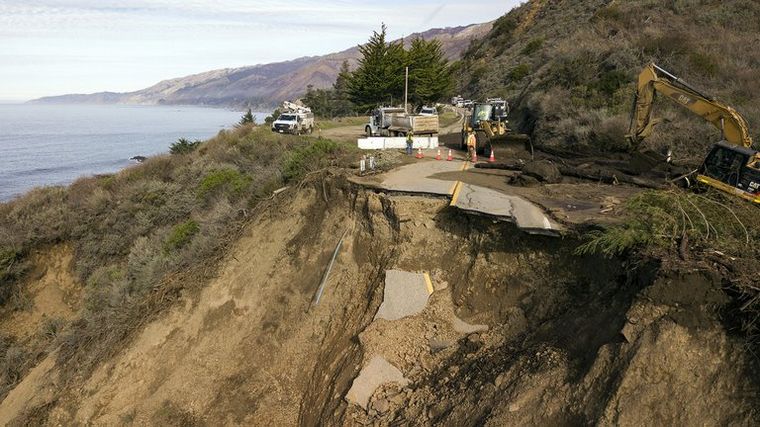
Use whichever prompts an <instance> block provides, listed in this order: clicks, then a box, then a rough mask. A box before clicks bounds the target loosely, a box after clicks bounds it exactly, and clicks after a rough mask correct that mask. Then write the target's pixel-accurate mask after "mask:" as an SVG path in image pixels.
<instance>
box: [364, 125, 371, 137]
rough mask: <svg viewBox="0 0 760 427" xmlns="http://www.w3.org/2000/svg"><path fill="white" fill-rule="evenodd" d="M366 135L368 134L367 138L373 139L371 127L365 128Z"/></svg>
mask: <svg viewBox="0 0 760 427" xmlns="http://www.w3.org/2000/svg"><path fill="white" fill-rule="evenodd" d="M364 133H365V134H367V138H371V137H372V128H370V127H369V126H367V127H365V128H364Z"/></svg>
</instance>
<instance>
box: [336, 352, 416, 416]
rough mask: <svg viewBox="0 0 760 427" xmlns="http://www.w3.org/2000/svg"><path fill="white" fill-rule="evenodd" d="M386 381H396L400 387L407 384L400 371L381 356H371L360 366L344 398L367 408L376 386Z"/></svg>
mask: <svg viewBox="0 0 760 427" xmlns="http://www.w3.org/2000/svg"><path fill="white" fill-rule="evenodd" d="M387 383H397V384H398V385H399V386H400V387H404V386H406V385H407V384H409V380H408V379H406V378H405V377H404V374H403V373H401V371H400V370H399V369H398V368H397V367H395V366H393V365H391V364H390V363H389V362H388V361H387V360H385V358H384V357H382V356H373V357H372V359H370V361H369V363H367V365H366V366H365V367H364V368H362V370H361V372H359V376H358V377H356V378H355V379H354V382H353V384H351V388H350V389H349V390H348V393H347V394H346V400H347V401H348V402H349V403H353V404H356V405H359V406H361V407H362V408H363V409H364V410H366V409H367V405H368V404H369V399H370V398H371V397H372V395H373V394H374V393H375V390H377V388H378V387H380V386H381V385H383V384H387Z"/></svg>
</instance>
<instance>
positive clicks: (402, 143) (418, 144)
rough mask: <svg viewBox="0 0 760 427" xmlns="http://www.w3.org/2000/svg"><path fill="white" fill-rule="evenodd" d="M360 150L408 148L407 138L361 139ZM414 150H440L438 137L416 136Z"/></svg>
mask: <svg viewBox="0 0 760 427" xmlns="http://www.w3.org/2000/svg"><path fill="white" fill-rule="evenodd" d="M358 144H359V148H360V149H362V150H386V149H394V148H401V149H404V148H406V138H404V137H397V138H390V137H388V138H386V137H382V136H375V137H372V138H360V139H359V141H358ZM414 148H415V149H417V148H422V149H423V150H427V149H431V148H438V137H437V136H415V137H414Z"/></svg>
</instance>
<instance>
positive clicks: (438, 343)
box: [428, 337, 456, 354]
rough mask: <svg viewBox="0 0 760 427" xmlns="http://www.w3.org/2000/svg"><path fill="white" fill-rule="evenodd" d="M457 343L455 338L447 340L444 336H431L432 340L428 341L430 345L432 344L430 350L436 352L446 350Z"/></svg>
mask: <svg viewBox="0 0 760 427" xmlns="http://www.w3.org/2000/svg"><path fill="white" fill-rule="evenodd" d="M454 344H456V342H455V341H453V340H447V339H442V338H436V337H434V338H431V339H430V341H428V345H429V346H430V352H431V353H433V354H435V353H438V352H439V351H442V350H445V349H447V348H449V347H451V346H453V345H454Z"/></svg>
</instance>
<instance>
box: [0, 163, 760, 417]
mask: <svg viewBox="0 0 760 427" xmlns="http://www.w3.org/2000/svg"><path fill="white" fill-rule="evenodd" d="M478 176H480V175H478V174H472V175H471V178H470V179H478V178H477V177H478ZM493 176H494V175H491V178H493ZM495 176H497V177H499V179H503V178H504V177H503V176H499V175H495ZM472 177H476V178H472ZM491 180H492V181H493V179H491ZM569 185H570V184H553V185H546V186H541V187H538V188H540V190H536V189H525V191H526V193H525V194H526V197H536V198H542V197H544V195H546V194H562V193H563V192H568V191H571V190H569V187H567V186H569ZM576 187H580V188H581V189H577V188H576V189H575V190H573V191H575V193H573V194H574V197H577V198H578V203H579V205H580V204H581V203H582V202H585V203H587V204H590V205H593V206H594V207H593V209H592V208H591V207H589V208H588V209H587V210H589V211H591V210H594V209H596V211H597V212H596V213H595V215H602V214H599V212H598V211H599V206H601V204H603V203H604V200H605V199H604V198H605V197H608V198H609V197H613V196H614V195H616V194H617V193H615V191H634V190H628V189H625V188H616V189H614V191H611V192H610V193H609V194H607V193H603V194H599V193H598V189H595V188H594V187H593V186H592V185H589V187H588V188H586V187H584V186H576ZM530 191H533V193H530ZM594 191H597V192H596V193H595V192H594ZM325 198H326V199H327V201H325ZM548 199H551V197H549V198H548ZM558 200H559V198H558ZM562 200H565V203H566V200H567V199H566V198H563V199H562ZM607 202H610V200H609V199H607ZM581 206H583V205H581ZM568 212H570V213H571V214H572V213H573V212H583V209H578V210H576V211H573V210H570V211H568ZM578 215H579V217H580V215H581V214H578ZM583 215H585V214H583ZM346 230H348V233H347V234H346V239H345V241H344V243H343V246H342V249H341V251H340V253H339V255H338V257H337V259H336V262H335V265H334V267H333V269H332V271H331V272H330V276H329V278H328V280H327V282H326V286H325V290H324V293H323V295H322V298H321V300H320V303H319V305H317V306H312V303H311V301H312V299H313V296H314V293H315V291H316V290H317V287H318V285H319V283H320V281H321V279H322V276H323V274H324V272H325V269H326V266H327V263H328V262H329V260H330V257H331V255H332V252H333V250H334V248H335V246H336V244H337V243H338V240H339V239H340V236H341V235H343V233H344V231H346ZM578 244H579V242H578V241H576V240H574V239H573V238H572V237H566V238H563V239H559V238H553V237H545V236H532V235H528V234H525V233H522V232H520V231H519V230H518V229H517V228H515V227H514V226H513V225H510V224H509V223H503V222H493V221H491V220H490V219H488V218H485V217H476V216H469V215H467V214H465V213H462V212H460V211H458V210H455V209H452V208H450V207H449V205H448V200H446V199H442V198H432V197H424V196H419V197H417V196H406V195H394V194H385V193H379V192H374V191H368V190H364V189H362V188H359V187H356V186H353V185H350V184H348V183H347V181H346V180H345V179H344V178H341V177H337V178H334V179H333V180H331V181H328V185H327V186H326V188H325V191H324V193H323V190H322V186H321V184H320V185H319V186H317V187H315V188H311V187H309V186H306V187H305V188H303V189H300V190H299V189H296V188H292V189H290V190H288V191H286V192H284V193H281V194H280V195H279V196H278V197H277V198H276V199H275V201H274V204H273V206H272V207H271V208H270V209H269V210H267V211H264V212H263V213H261V214H260V216H259V217H257V218H255V219H254V220H252V221H251V223H250V225H249V226H248V227H247V229H246V232H245V234H244V236H243V237H242V238H241V239H240V240H239V241H238V242H237V244H236V245H235V246H234V248H233V249H232V250H231V251H230V252H229V253H228V254H227V256H226V258H225V261H224V262H223V264H222V265H221V266H220V268H219V271H218V274H217V277H216V278H215V279H213V280H212V281H211V282H210V283H208V285H207V286H206V287H205V288H204V289H203V291H202V292H200V294H198V295H186V296H185V297H184V298H183V299H182V300H181V301H180V302H179V303H178V304H177V305H175V306H174V308H172V309H171V310H170V311H168V312H167V313H165V314H164V315H163V316H161V317H160V318H159V319H157V320H156V321H153V322H151V323H149V324H148V325H147V326H146V327H145V329H144V330H143V331H142V333H140V334H139V336H138V337H137V338H136V339H134V340H133V341H132V342H130V343H129V344H128V346H127V347H125V348H123V349H122V350H121V351H120V352H119V353H118V354H117V356H116V357H114V358H113V359H112V360H109V361H107V362H106V363H104V364H103V365H102V366H101V367H100V368H99V369H98V370H97V371H96V372H95V373H94V374H93V375H92V376H91V377H89V378H79V379H75V380H74V381H75V383H74V384H76V385H75V386H72V385H71V384H68V383H66V384H62V383H60V382H59V381H60V379H59V377H58V373H57V368H56V367H55V366H53V364H52V363H50V360H52V359H50V357H48V358H47V359H44V360H43V361H42V362H41V363H40V364H39V365H38V366H37V367H36V368H35V369H34V370H33V371H32V373H30V374H29V375H27V376H26V377H25V378H24V380H23V381H22V382H21V383H20V384H19V385H18V386H17V387H16V389H14V390H13V391H12V392H11V394H9V396H8V398H6V399H5V400H4V401H3V402H2V403H1V404H0V417H2V420H15V422H16V423H24V422H27V423H28V422H29V420H45V424H48V425H80V424H81V425H124V424H126V425H130V424H131V425H146V424H148V425H149V424H160V425H262V424H268V425H305V426H311V425H357V424H358V425H407V424H413V425H433V424H436V425H457V426H467V425H536V424H539V425H576V424H602V425H613V424H616V425H642V424H643V425H671V424H686V425H691V424H710V425H713V424H720V425H723V424H732V425H751V424H757V423H758V422H760V418H758V416H760V414H758V409H757V408H758V407H760V406H758V403H760V402H759V400H758V396H760V392H759V391H758V388H757V387H758V382H757V380H756V379H757V378H758V376H757V374H758V370H757V369H758V368H757V364H756V360H755V359H754V358H753V356H752V355H751V353H750V352H748V351H747V349H746V347H745V346H744V341H743V340H742V337H740V336H735V335H731V334H728V333H727V332H726V328H725V326H724V322H725V320H726V319H724V318H722V317H721V314H720V313H721V307H722V306H724V305H725V304H726V299H725V295H724V293H723V286H724V283H723V281H724V278H722V277H720V276H717V275H715V274H713V273H710V272H707V271H703V270H693V269H676V268H674V267H672V266H670V265H669V266H668V267H667V268H666V267H664V265H661V264H660V263H658V262H656V261H650V260H639V259H604V258H599V257H593V256H584V257H580V256H576V255H575V254H574V249H575V248H576V247H577V245H578ZM61 262H63V264H65V257H64V258H61ZM56 265H58V264H56ZM389 269H398V270H402V271H409V272H428V273H429V274H430V277H431V281H432V284H433V287H434V290H435V292H433V294H432V295H431V296H430V300H429V302H428V305H427V307H426V308H425V309H424V310H423V311H422V313H420V314H418V315H414V316H410V317H405V318H402V319H399V320H394V321H386V320H382V319H381V320H376V321H373V319H374V317H375V314H376V312H377V310H378V307H379V306H380V303H381V300H382V291H383V283H384V278H385V271H386V270H389ZM53 270H55V269H53ZM53 270H51V272H52V271H53ZM56 271H57V270H56ZM45 277H47V275H45V274H43V275H42V276H41V280H39V283H47V286H45V287H50V286H51V285H50V284H51V283H52V282H51V281H50V280H48V281H45V280H43V279H44V278H45ZM51 280H52V279H51ZM40 286H41V285H40ZM63 294H64V295H65V293H63ZM64 299H65V298H64V297H61V300H64ZM70 310H71V313H73V312H74V311H75V310H74V309H73V308H71V309H70ZM455 319H458V320H459V321H465V322H467V323H470V324H484V325H487V326H488V329H487V330H482V329H479V330H478V331H477V332H469V333H468V332H463V329H461V328H460V327H461V324H460V323H458V322H457V321H455ZM457 325H458V326H459V327H458V326H457ZM374 355H382V356H383V357H384V358H385V359H386V360H387V361H388V362H389V363H391V364H392V365H393V366H395V367H396V368H397V369H399V370H400V372H401V373H402V374H403V376H404V378H406V379H408V380H409V381H410V382H409V384H408V385H405V386H399V385H393V384H388V385H385V386H381V387H380V388H379V389H378V390H377V391H375V393H374V394H373V395H372V397H371V398H370V400H369V402H368V410H366V411H365V410H364V409H362V408H361V407H358V406H356V405H353V404H350V403H348V402H347V401H346V400H345V396H346V394H347V393H348V390H349V388H350V387H351V385H352V383H353V381H354V379H355V378H356V377H357V375H358V374H359V371H360V370H361V368H362V367H363V366H364V365H365V364H366V363H368V362H369V361H370V360H371V358H372V357H373V356H374ZM32 397H33V398H32ZM30 414H31V415H30ZM35 414H36V415H35ZM40 414H41V415H40ZM33 415H34V416H33ZM35 417H36V418H35ZM38 424H39V423H38Z"/></svg>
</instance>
